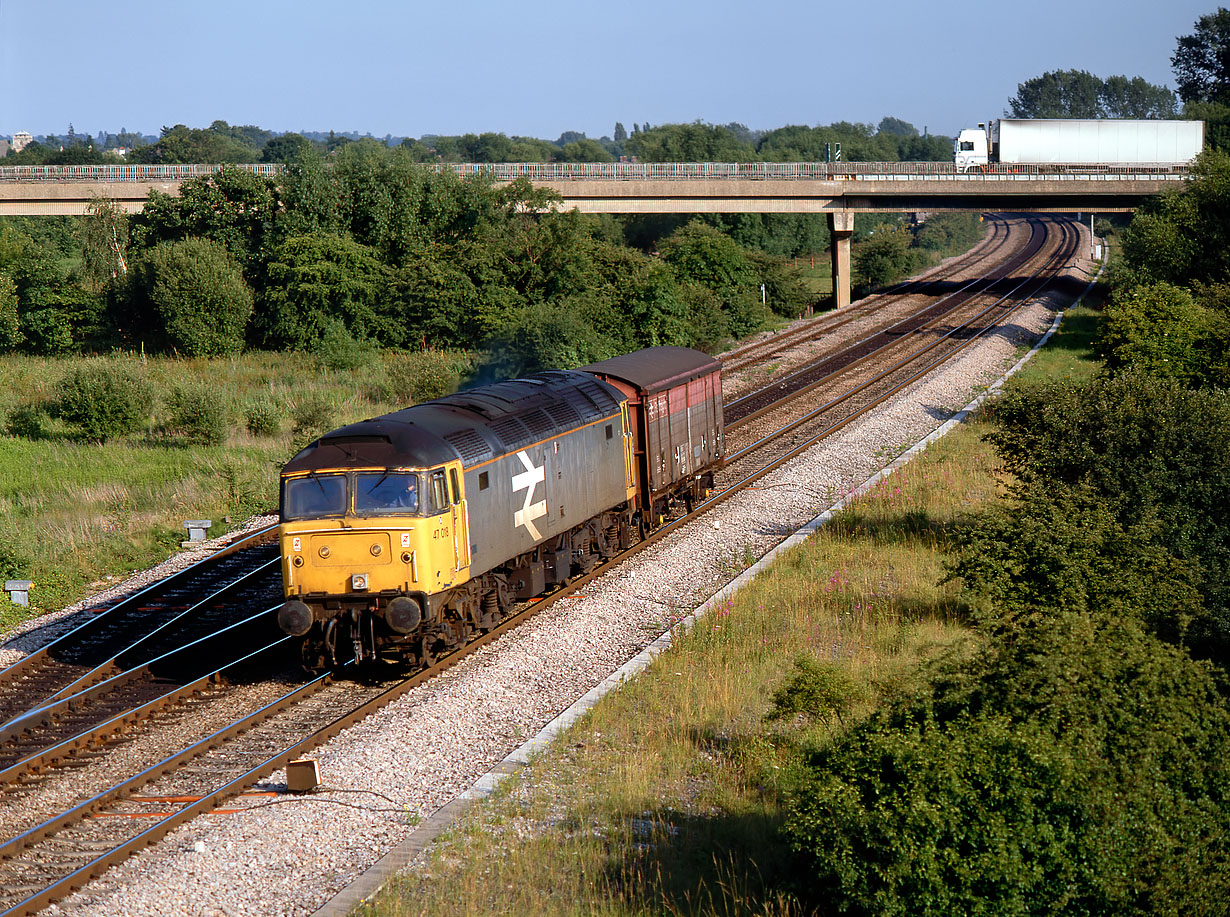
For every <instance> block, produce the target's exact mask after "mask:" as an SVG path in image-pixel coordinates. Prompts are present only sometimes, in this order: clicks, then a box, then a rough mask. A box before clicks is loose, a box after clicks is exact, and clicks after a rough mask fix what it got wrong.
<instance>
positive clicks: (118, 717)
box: [0, 606, 284, 857]
mask: <svg viewBox="0 0 1230 917" xmlns="http://www.w3.org/2000/svg"><path fill="white" fill-rule="evenodd" d="M276 611H277V606H274V607H273V608H267V609H265V610H263V611H260V612H257V613H256V614H254V615H250V616H249V617H247V618H245V619H244V620H242V621H236V622H235V623H234V624H229V625H227V626H226V627H224V628H222V629H220V630H218V631H216V632H214V633H212V634H208V635H206V636H203V637H199V638H198V639H196V640H193V641H192V642H190V643H187V644H185V645H183V646H181V647H177V648H176V649H173V650H169V651H168V652H166V653H164V654H163V655H161V656H158V657H156V658H154V659H150V660H149V661H147V662H146V663H144V664H142V665H138V666H135V667H133V668H131V669H126V670H124V671H122V672H120V673H118V674H116V675H113V676H111V677H110V678H108V679H106V680H105V681H102V682H98V683H97V684H92V685H90V686H89V687H88V688H84V689H83V690H81V691H80V692H78V693H77V694H73V695H71V696H67V697H59V698H56V699H55V700H53V701H51V702H49V703H47V704H45V705H44V706H42V707H36V708H34V709H33V710H31V711H29V712H28V713H26V714H23V715H22V716H20V717H18V718H16V719H14V720H10V721H9V722H8V723H6V724H4V726H3V727H0V742H5V741H10V740H13V739H15V738H17V737H18V736H19V735H20V734H21V733H23V732H29V731H31V730H33V729H37V728H39V727H46V726H47V725H49V724H50V723H52V722H54V721H55V720H57V719H59V718H60V717H62V716H64V715H65V714H67V713H68V712H70V711H73V712H76V713H78V715H79V711H80V708H82V707H83V706H86V705H88V704H90V703H97V702H99V701H101V699H103V698H105V697H106V696H107V695H110V694H112V693H114V692H117V691H123V690H125V689H129V690H131V689H134V688H139V687H141V686H143V685H148V684H156V683H158V682H160V681H161V682H164V683H165V682H167V679H166V677H165V676H164V675H161V674H158V672H156V671H155V667H159V670H160V671H161V670H173V669H174V668H176V663H177V660H178V657H186V659H185V660H184V662H183V663H182V665H183V667H184V670H185V671H186V672H190V671H191V669H190V668H188V666H189V665H190V664H191V661H192V659H193V658H194V657H200V656H201V655H202V653H203V651H204V650H206V649H207V647H209V645H210V644H213V643H217V642H220V641H226V640H230V639H232V638H234V637H236V636H240V634H241V633H242V631H241V629H248V630H251V629H254V627H253V626H254V625H257V624H260V623H262V622H267V621H268V620H269V619H270V618H271V616H272V615H273V613H274V612H276ZM281 642H284V641H282V640H281V639H280V638H279V640H278V641H276V643H281ZM234 645H236V646H246V645H248V640H246V639H238V640H235V642H234ZM271 645H273V644H271ZM250 655H251V654H250V653H247V652H245V653H244V654H243V655H242V656H241V657H240V658H239V659H233V660H231V661H230V662H227V663H226V664H224V665H223V666H221V667H219V668H218V669H215V673H216V672H218V671H223V670H225V669H229V668H231V667H232V666H236V665H239V664H240V663H241V662H243V661H244V660H245V659H247V658H248V656H250ZM196 668H197V669H198V671H199V668H200V667H199V665H198V666H196ZM212 674H214V673H209V674H206V675H205V676H202V677H203V678H204V679H205V680H208V679H210V678H211V677H212ZM201 685H202V679H201V678H196V679H195V680H193V681H191V682H189V683H181V684H179V685H177V686H175V687H173V688H171V689H170V690H168V691H166V692H164V693H163V694H161V695H160V696H158V697H155V698H152V699H150V700H143V701H142V702H141V703H139V704H137V705H136V706H133V707H129V708H127V709H124V710H121V711H120V712H118V713H115V714H114V715H112V716H111V717H110V718H108V719H106V720H102V721H100V722H98V723H96V724H94V725H92V726H90V727H88V728H87V729H85V730H84V731H83V732H80V733H78V734H77V735H74V736H69V737H67V738H65V739H64V740H63V741H60V742H57V743H56V744H55V745H52V746H48V747H47V748H45V749H42V750H40V751H36V752H34V753H33V754H31V755H28V756H27V757H26V758H24V759H22V760H20V761H17V762H15V763H14V764H12V765H10V766H9V767H7V768H4V769H3V770H0V786H2V785H5V784H11V783H15V782H16V781H18V780H20V779H21V777H22V776H23V775H24V774H26V773H28V772H30V771H32V770H36V769H39V768H42V767H45V766H47V765H49V764H52V763H54V762H56V761H59V760H62V759H64V758H66V757H68V756H69V755H71V754H72V753H73V752H75V751H78V750H80V749H83V748H89V747H92V746H94V745H96V744H98V743H99V740H101V739H103V738H104V737H106V736H108V735H110V734H112V733H114V732H116V731H117V729H118V728H119V727H121V726H128V725H132V724H135V723H138V722H140V721H141V720H143V719H146V718H147V717H148V716H149V715H150V714H151V713H153V712H154V711H155V710H159V709H166V708H167V707H169V706H172V705H173V704H175V703H177V702H178V701H180V700H183V699H185V698H187V697H190V696H191V695H193V694H195V693H197V691H199V690H200V687H201ZM3 855H4V851H3V848H0V857H2V856H3Z"/></svg>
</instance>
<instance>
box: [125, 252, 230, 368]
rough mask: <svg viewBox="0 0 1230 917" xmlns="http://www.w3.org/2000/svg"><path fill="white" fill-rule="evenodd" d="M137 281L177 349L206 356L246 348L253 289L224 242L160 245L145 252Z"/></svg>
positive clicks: (169, 339) (172, 344) (190, 354)
mask: <svg viewBox="0 0 1230 917" xmlns="http://www.w3.org/2000/svg"><path fill="white" fill-rule="evenodd" d="M139 282H140V284H141V286H142V287H143V289H144V290H145V292H146V295H147V296H148V297H149V301H150V303H151V305H152V306H153V309H154V311H156V313H157V314H158V316H159V317H160V319H161V321H162V327H163V328H164V329H165V331H166V335H167V339H168V341H169V343H170V344H171V346H172V347H174V348H175V349H176V350H178V351H181V352H183V353H185V354H187V355H189V356H208V355H215V354H231V353H238V352H239V351H241V350H242V349H243V345H244V331H245V329H246V327H247V324H248V319H249V318H250V317H251V315H252V291H251V290H250V289H249V288H248V285H247V283H245V282H244V279H243V272H242V271H241V270H240V269H239V265H237V264H236V263H235V261H234V260H233V259H232V258H231V257H230V255H229V254H228V253H227V251H226V249H225V248H223V247H222V245H221V244H219V243H217V242H214V241H211V240H209V239H200V238H190V239H184V240H183V241H176V242H162V243H159V244H158V245H156V246H154V248H153V249H151V250H150V252H149V253H148V254H147V255H146V256H145V258H144V260H143V262H142V265H141V277H140V281H139Z"/></svg>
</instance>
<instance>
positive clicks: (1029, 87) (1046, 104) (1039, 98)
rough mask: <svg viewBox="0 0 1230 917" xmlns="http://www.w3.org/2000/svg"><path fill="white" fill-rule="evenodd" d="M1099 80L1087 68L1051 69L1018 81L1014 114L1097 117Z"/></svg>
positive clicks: (1010, 104)
mask: <svg viewBox="0 0 1230 917" xmlns="http://www.w3.org/2000/svg"><path fill="white" fill-rule="evenodd" d="M1101 95H1102V81H1101V80H1100V79H1098V78H1097V77H1096V76H1094V75H1093V74H1092V73H1090V72H1089V71H1087V70H1051V71H1049V72H1047V73H1044V74H1042V76H1037V77H1034V78H1033V79H1031V80H1026V81H1025V82H1024V83H1020V84H1018V85H1017V91H1016V95H1015V96H1013V97H1012V98H1011V99H1009V101H1008V114H1009V116H1010V117H1013V118H1098V117H1101V115H1102V104H1101Z"/></svg>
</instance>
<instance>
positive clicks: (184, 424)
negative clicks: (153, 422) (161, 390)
mask: <svg viewBox="0 0 1230 917" xmlns="http://www.w3.org/2000/svg"><path fill="white" fill-rule="evenodd" d="M166 407H167V430H168V432H170V433H171V434H172V435H175V436H179V437H182V438H183V439H184V440H186V441H188V442H193V443H202V444H204V445H207V446H219V445H221V444H222V443H224V442H226V437H227V434H228V433H229V432H230V416H229V415H230V411H229V410H228V407H227V405H226V404H225V403H224V402H223V401H222V400H221V399H219V398H218V396H217V394H216V393H215V392H214V391H213V390H212V389H210V388H209V387H208V386H206V385H201V384H185V385H178V386H176V387H175V388H174V389H173V390H172V391H171V394H170V395H169V396H168V397H167V404H166Z"/></svg>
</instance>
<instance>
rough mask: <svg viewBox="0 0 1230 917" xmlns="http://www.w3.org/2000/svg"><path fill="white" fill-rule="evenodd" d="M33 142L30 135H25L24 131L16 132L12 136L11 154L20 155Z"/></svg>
mask: <svg viewBox="0 0 1230 917" xmlns="http://www.w3.org/2000/svg"><path fill="white" fill-rule="evenodd" d="M33 142H34V138H33V137H32V136H31V135H30V134H27V133H26V132H25V131H18V132H17V133H15V134H14V135H13V152H14V153H20V152H21V151H22V150H24V149H25V148H26V147H28V146H29V145H30V144H31V143H33Z"/></svg>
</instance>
